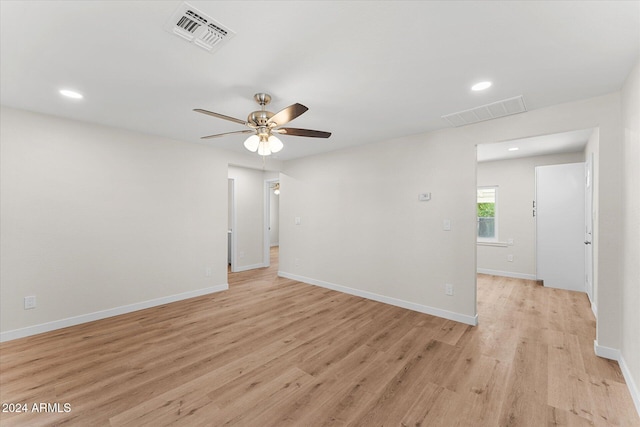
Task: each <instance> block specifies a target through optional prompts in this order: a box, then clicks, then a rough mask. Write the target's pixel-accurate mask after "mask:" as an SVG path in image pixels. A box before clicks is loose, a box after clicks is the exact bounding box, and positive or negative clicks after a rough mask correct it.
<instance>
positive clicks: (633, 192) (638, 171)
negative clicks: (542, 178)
mask: <svg viewBox="0 0 640 427" xmlns="http://www.w3.org/2000/svg"><path fill="white" fill-rule="evenodd" d="M622 121H623V126H624V145H623V150H624V151H623V159H624V160H623V187H622V193H623V195H624V203H623V218H622V224H623V226H622V227H623V230H624V233H623V235H622V241H621V246H622V248H623V251H622V328H621V329H622V348H621V350H622V358H623V360H624V363H625V364H626V366H627V372H628V375H627V376H626V377H627V383H630V382H631V383H632V387H633V389H632V394H634V398H635V404H636V409H637V410H638V412H639V413H640V389H639V387H640V327H639V326H640V62H639V63H637V64H636V66H635V67H634V69H633V70H632V71H631V74H630V75H629V77H628V78H627V82H626V83H625V85H624V87H623V90H622Z"/></svg>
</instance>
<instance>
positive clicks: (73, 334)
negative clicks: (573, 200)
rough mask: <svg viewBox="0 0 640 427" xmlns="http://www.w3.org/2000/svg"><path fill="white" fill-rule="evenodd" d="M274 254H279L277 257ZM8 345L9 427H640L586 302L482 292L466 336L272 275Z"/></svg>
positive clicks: (517, 289)
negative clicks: (55, 406)
mask: <svg viewBox="0 0 640 427" xmlns="http://www.w3.org/2000/svg"><path fill="white" fill-rule="evenodd" d="M274 255H276V253H274ZM276 272H277V258H274V262H273V264H272V267H271V268H269V269H260V270H254V271H248V272H243V273H237V274H233V275H231V276H230V279H229V282H230V290H229V291H226V292H222V293H218V294H213V295H208V296H203V297H198V298H193V299H190V300H186V301H182V302H177V303H173V304H168V305H164V306H161V307H155V308H151V309H148V310H143V311H138V312H135V313H130V314H126V315H123V316H118V317H114V318H110V319H105V320H101V321H97V322H93V323H88V324H83V325H79V326H75V327H71V328H67V329H63V330H58V331H54V332H50V333H46V334H42V335H38V336H33V337H28V338H24V339H19V340H15V341H11V342H7V343H3V344H1V345H0V367H1V374H0V396H1V400H2V402H3V403H10V402H11V403H27V404H29V406H30V408H29V409H31V405H32V404H33V403H39V402H44V403H47V402H48V403H53V402H58V403H61V404H63V403H69V404H70V405H71V408H70V409H71V412H68V413H64V412H62V413H27V414H15V413H14V414H10V413H2V414H0V424H1V425H2V426H12V425H25V426H26V425H28V426H37V425H77V426H100V425H105V426H106V425H112V426H145V425H153V426H154V427H157V426H163V425H185V426H200V425H201V426H221V425H241V426H260V427H262V426H323V425H336V426H343V425H354V426H382V425H384V426H407V427H408V426H411V427H418V426H455V425H461V426H509V425H512V426H545V425H567V426H583V425H598V426H600V425H621V426H638V425H640V420H639V418H638V415H637V413H636V412H635V409H634V406H633V402H632V401H631V397H630V395H629V392H628V390H627V388H626V386H625V384H624V379H623V377H622V375H621V373H620V369H619V367H618V365H617V363H615V362H612V361H608V360H605V359H601V358H598V357H596V356H595V355H594V354H593V340H594V338H595V322H594V318H593V314H592V313H591V311H590V308H589V303H588V300H587V298H586V296H585V295H584V294H579V293H575V292H567V291H560V290H554V289H548V288H543V287H541V286H539V285H537V284H536V283H535V282H531V281H526V280H518V279H507V278H499V277H492V276H483V275H481V276H479V278H478V310H479V315H480V325H479V326H477V327H470V326H467V325H463V324H460V323H456V322H452V321H448V320H444V319H440V318H436V317H433V316H429V315H425V314H421V313H416V312H412V311H409V310H404V309H401V308H397V307H393V306H389V305H385V304H381V303H378V302H373V301H368V300H365V299H362V298H358V297H354V296H350V295H345V294H341V293H338V292H335V291H331V290H327V289H323V288H320V287H315V286H310V285H306V284H303V283H299V282H295V281H292V280H288V279H283V278H278V277H276Z"/></svg>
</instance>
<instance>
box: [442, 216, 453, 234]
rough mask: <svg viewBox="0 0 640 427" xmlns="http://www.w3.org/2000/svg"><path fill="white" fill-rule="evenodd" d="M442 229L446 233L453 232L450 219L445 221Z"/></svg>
mask: <svg viewBox="0 0 640 427" xmlns="http://www.w3.org/2000/svg"><path fill="white" fill-rule="evenodd" d="M442 229H443V230H444V231H451V220H450V219H445V220H444V221H442Z"/></svg>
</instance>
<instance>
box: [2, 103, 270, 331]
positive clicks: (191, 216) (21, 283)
mask: <svg viewBox="0 0 640 427" xmlns="http://www.w3.org/2000/svg"><path fill="white" fill-rule="evenodd" d="M0 120H1V123H0V131H1V134H0V161H1V165H0V174H1V176H0V185H1V187H0V197H1V199H0V209H1V210H0V218H1V221H0V235H1V237H2V238H1V247H0V328H1V329H0V330H1V332H2V335H1V336H0V338H1V339H2V340H5V339H11V338H15V337H19V336H24V335H29V334H32V333H36V332H42V331H45V330H50V329H54V328H56V327H62V326H68V325H70V324H75V323H80V322H82V321H87V320H93V319H96V318H101V317H106V316H108V315H113V314H118V313H121V312H126V311H131V310H134V309H137V308H142V307H145V306H151V305H155V304H159V303H162V302H168V301H171V300H175V299H181V298H185V297H188V296H194V295H197V294H200V293H207V292H212V291H215V290H220V289H223V288H224V287H225V286H226V283H227V262H226V260H227V248H226V246H227V165H228V163H230V162H232V163H234V164H245V165H246V166H260V165H261V163H262V161H261V159H259V156H255V155H254V156H242V155H239V154H234V153H230V152H227V151H224V150H217V149H214V148H211V147H209V146H205V145H196V144H188V143H184V142H179V141H173V140H169V139H165V138H160V137H155V136H149V135H143V134H140V133H136V132H130V131H125V130H120V129H115V128H110V127H105V126H98V125H93V124H88V123H82V122H77V121H72V120H66V119H60V118H55V117H52V116H46V115H41V114H35V113H30V112H26V111H21V110H15V109H11V108H6V107H2V110H1V114H0ZM269 162H270V163H269V165H270V166H272V167H274V168H277V167H279V163H278V162H274V161H272V160H269ZM207 268H210V269H211V275H210V276H207V275H206V269H207ZM28 295H35V296H36V297H37V308H36V309H32V310H24V309H23V298H24V297H25V296H28ZM25 328H26V329H25Z"/></svg>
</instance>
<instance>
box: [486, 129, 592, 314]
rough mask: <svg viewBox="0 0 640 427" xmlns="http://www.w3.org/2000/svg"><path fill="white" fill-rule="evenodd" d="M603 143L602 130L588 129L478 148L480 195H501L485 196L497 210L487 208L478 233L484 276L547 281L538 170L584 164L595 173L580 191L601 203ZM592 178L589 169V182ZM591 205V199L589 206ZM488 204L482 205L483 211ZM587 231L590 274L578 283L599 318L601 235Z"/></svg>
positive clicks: (587, 208) (584, 273) (589, 209)
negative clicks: (541, 267) (596, 272)
mask: <svg viewBox="0 0 640 427" xmlns="http://www.w3.org/2000/svg"><path fill="white" fill-rule="evenodd" d="M598 138H599V137H598V130H597V129H584V130H577V131H571V132H563V133H560V134H553V135H544V136H538V137H531V138H523V139H518V140H511V141H504V142H496V143H492V144H480V145H478V151H477V153H478V154H477V155H478V159H477V160H478V163H477V186H478V188H479V189H487V188H489V189H495V190H494V191H495V193H491V195H490V196H491V197H489V196H487V195H486V194H485V193H486V191H485V192H483V197H484V198H485V199H487V200H489V199H491V200H494V201H495V206H494V209H493V210H492V209H486V206H485V209H484V210H483V212H484V213H485V214H486V215H489V214H491V215H490V216H491V218H489V219H486V218H481V215H480V214H478V218H481V219H479V221H481V220H482V221H483V224H482V225H483V227H480V222H479V228H478V230H479V232H482V233H483V235H482V236H480V235H479V236H478V239H477V251H476V255H477V271H478V273H484V274H490V275H493V276H502V277H511V278H519V279H530V280H538V279H541V277H540V272H539V271H538V261H539V259H538V258H539V253H538V250H537V229H536V227H537V217H536V208H537V206H536V178H535V177H536V172H535V171H536V168H537V167H544V166H550V165H562V164H582V165H583V167H586V168H587V169H588V168H589V167H590V168H591V172H590V173H589V179H590V182H587V181H581V183H580V187H581V189H582V190H581V191H584V192H585V193H584V194H583V196H585V195H587V192H589V191H591V192H592V196H593V198H597V179H596V178H597V176H596V175H597V173H596V172H594V169H595V168H596V167H597V157H598V154H597V153H598ZM589 165H590V166H589ZM586 174H587V172H586V169H585V177H586ZM587 184H589V185H587ZM478 194H480V192H478ZM478 197H480V196H478ZM584 199H585V200H586V198H584ZM487 200H484V199H483V200H482V201H483V202H487ZM591 200H592V199H591V198H590V199H589V201H588V203H589V204H591ZM482 201H481V200H480V199H478V201H477V203H478V206H479V208H480V203H481V202H482ZM479 208H478V209H479ZM579 208H580V209H583V210H584V212H585V213H587V212H592V210H593V207H592V206H591V205H590V206H586V204H584V206H580V207H579ZM487 212H488V213H487ZM486 215H485V216H486ZM586 217H587V220H589V218H591V216H590V215H586ZM487 223H489V224H490V225H491V226H492V228H491V230H489V229H488V228H487V225H486V224H487ZM584 228H585V236H584V237H585V238H584V240H583V239H582V236H580V239H579V240H580V241H579V242H578V243H579V245H578V250H579V251H580V252H581V254H580V255H579V256H581V257H582V256H584V257H585V258H584V260H585V262H584V265H585V268H583V270H584V271H582V272H581V273H580V274H581V277H580V278H579V279H578V280H580V281H582V282H584V291H585V292H586V293H587V294H588V296H589V299H590V300H591V303H592V309H594V312H595V301H594V298H593V296H594V295H595V291H594V287H595V286H597V285H596V284H595V283H594V282H595V281H594V280H593V267H592V266H593V265H594V263H593V262H592V261H593V256H594V254H595V253H596V251H597V245H596V244H592V242H594V240H595V234H596V233H595V232H592V228H593V227H592V226H591V225H590V224H587V225H586V226H585V227H584ZM489 231H490V233H489ZM587 241H588V242H589V244H587V245H586V246H589V247H588V248H587V249H583V246H585V245H584V242H587ZM594 246H595V247H594ZM583 251H584V254H582V252H583ZM595 256H597V255H595Z"/></svg>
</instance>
